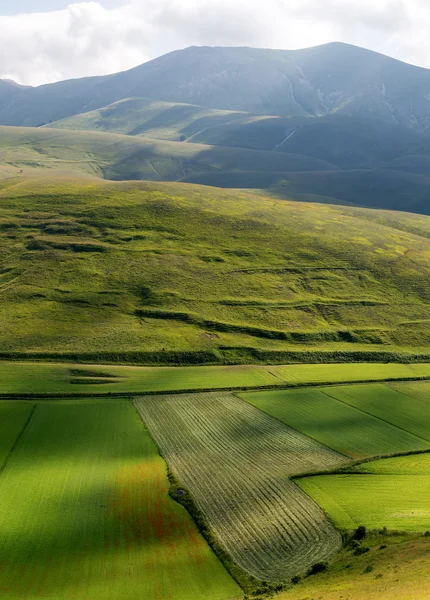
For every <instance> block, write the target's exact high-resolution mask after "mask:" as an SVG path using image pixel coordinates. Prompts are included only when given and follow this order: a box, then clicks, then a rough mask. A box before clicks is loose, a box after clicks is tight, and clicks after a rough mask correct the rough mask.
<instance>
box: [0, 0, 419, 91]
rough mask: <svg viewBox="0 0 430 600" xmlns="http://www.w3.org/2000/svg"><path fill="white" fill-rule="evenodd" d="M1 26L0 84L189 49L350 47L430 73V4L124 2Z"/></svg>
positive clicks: (405, 0)
mask: <svg viewBox="0 0 430 600" xmlns="http://www.w3.org/2000/svg"><path fill="white" fill-rule="evenodd" d="M117 1H118V3H117V5H116V6H113V5H112V2H111V3H110V4H109V5H108V7H106V6H102V5H101V4H100V3H98V2H94V1H90V2H80V3H74V4H70V5H69V6H67V8H65V9H63V10H57V11H50V12H44V13H29V14H20V15H15V16H7V17H0V78H11V79H14V80H16V81H18V82H20V83H25V84H29V85H37V84H40V83H45V82H50V81H57V80H59V79H67V78H73V77H82V76H87V75H97V74H107V73H113V72H116V71H119V70H124V69H127V68H130V67H132V66H135V65H137V64H140V63H143V62H145V61H146V60H148V59H150V58H154V57H156V56H159V55H161V54H164V53H165V52H168V51H170V50H174V49H177V48H183V47H185V46H189V45H248V46H259V47H272V48H290V49H294V48H303V47H306V46H312V45H317V44H322V43H325V42H329V41H334V40H337V41H344V42H349V43H353V44H357V45H361V46H365V47H368V48H372V49H374V50H377V51H380V52H384V53H387V54H390V55H392V56H395V57H396V58H400V59H403V60H407V61H410V62H413V63H415V64H421V65H423V66H428V67H430V43H429V42H428V30H429V27H430V8H429V5H428V2H427V0H264V2H262V1H261V0H122V4H121V0H117Z"/></svg>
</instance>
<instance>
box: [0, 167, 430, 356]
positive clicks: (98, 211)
mask: <svg viewBox="0 0 430 600" xmlns="http://www.w3.org/2000/svg"><path fill="white" fill-rule="evenodd" d="M0 200H1V203H2V207H3V210H2V216H1V219H0V241H1V247H2V255H1V264H0V291H1V303H0V318H1V322H2V336H1V341H0V352H2V353H3V354H4V355H6V354H7V353H12V355H13V353H18V354H17V355H14V356H18V355H20V354H19V353H24V354H25V353H30V354H32V353H42V354H45V355H50V356H53V357H55V356H56V355H57V354H58V355H67V356H69V357H72V356H73V357H75V358H79V357H81V358H82V357H86V360H103V359H106V357H107V355H109V356H110V358H109V360H112V359H113V360H128V359H132V360H150V361H161V362H168V361H170V360H171V361H176V362H178V361H182V362H186V361H188V362H192V361H197V362H201V361H210V362H220V361H221V362H222V361H225V362H227V363H229V362H230V363H231V362H235V361H238V362H246V361H250V360H251V361H255V360H267V362H269V364H270V361H271V360H277V358H279V359H280V360H284V361H285V360H287V359H294V357H295V358H296V359H297V358H299V357H301V359H303V358H306V359H307V360H327V359H328V358H329V359H330V358H331V359H332V360H333V359H335V360H352V359H353V358H354V360H363V359H378V360H381V359H383V360H386V359H388V358H390V357H391V358H393V356H394V354H398V353H400V352H405V351H411V352H413V353H415V354H416V353H419V352H423V353H428V351H429V348H430V336H429V327H428V324H429V319H430V313H429V302H430V286H429V281H430V272H429V269H430V239H429V238H428V237H427V236H428V232H429V231H430V223H429V218H428V217H423V216H418V215H404V216H403V215H400V214H398V213H397V214H396V213H386V212H383V211H366V210H361V209H352V208H343V207H333V206H326V205H321V204H314V205H311V204H305V203H295V202H288V201H287V202H286V201H281V200H276V199H273V198H267V197H264V196H261V195H260V196H259V195H254V194H249V193H246V192H239V191H231V190H228V191H222V190H217V189H214V188H204V187H198V186H190V185H185V184H177V183H173V184H164V183H163V184H157V183H131V182H127V183H112V182H100V181H99V182H98V181H80V180H78V179H61V178H57V179H48V178H44V179H43V180H31V179H30V180H26V179H23V178H21V179H18V180H9V181H3V182H1V183H0ZM277 352H278V353H280V354H279V355H277V354H276V353H277ZM300 353H302V354H300ZM393 353H394V354H393ZM132 357H134V358H132ZM136 357H137V358H136ZM138 357H140V358H138ZM143 357H146V358H143Z"/></svg>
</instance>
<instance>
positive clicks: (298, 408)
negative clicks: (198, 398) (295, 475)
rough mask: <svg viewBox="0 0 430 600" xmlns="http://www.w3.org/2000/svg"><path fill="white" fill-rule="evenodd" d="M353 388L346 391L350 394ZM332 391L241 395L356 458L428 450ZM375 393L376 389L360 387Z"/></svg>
mask: <svg viewBox="0 0 430 600" xmlns="http://www.w3.org/2000/svg"><path fill="white" fill-rule="evenodd" d="M348 389H349V386H345V387H344V388H343V390H344V391H345V393H348ZM330 390H331V388H321V389H303V390H282V391H281V390H280V391H266V392H256V393H247V394H241V396H240V397H241V398H243V399H244V400H247V401H248V402H250V403H251V404H252V405H253V406H255V407H257V408H259V409H260V410H263V411H264V412H266V413H268V414H269V415H271V416H272V417H275V418H276V419H279V420H280V421H282V422H283V423H285V424H286V425H289V426H290V427H293V428H294V429H296V430H297V431H300V432H302V433H304V434H305V435H308V436H310V437H312V438H313V439H315V440H317V441H318V442H321V443H322V444H325V445H326V446H328V447H329V448H333V450H336V451H337V452H340V453H341V454H344V455H346V456H350V457H351V458H353V459H360V458H366V457H369V456H376V455H383V454H391V453H394V452H407V451H410V450H420V449H427V448H429V447H430V443H429V442H426V441H424V440H423V439H421V438H420V437H416V436H415V435H412V434H411V433H408V432H406V431H404V430H403V429H399V428H398V427H395V426H393V425H390V424H389V423H387V422H385V421H382V420H380V419H378V418H376V417H374V416H371V415H369V414H367V413H364V412H362V411H361V410H358V409H356V408H353V407H351V406H348V405H347V404H344V403H342V402H339V401H338V400H336V399H334V398H333V397H331V396H330V395H329V394H330ZM360 390H361V393H362V394H366V392H367V390H369V392H370V393H371V394H372V386H371V385H370V386H369V385H366V384H364V385H362V386H360Z"/></svg>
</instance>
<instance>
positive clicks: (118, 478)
mask: <svg viewBox="0 0 430 600" xmlns="http://www.w3.org/2000/svg"><path fill="white" fill-rule="evenodd" d="M0 406H1V408H0V410H1V411H2V412H3V411H5V410H7V411H9V412H10V414H11V411H12V409H11V408H10V406H11V405H10V404H5V405H0ZM31 406H32V405H29V404H25V403H22V404H15V405H14V406H13V410H14V411H16V413H15V414H16V421H18V420H19V419H21V422H22V418H23V417H25V415H24V414H23V413H24V412H25V410H26V411H27V413H28V411H29V409H31ZM9 421H10V419H9ZM0 427H1V439H2V450H3V439H4V437H3V436H4V432H5V431H7V432H8V433H9V432H10V429H9V422H8V421H3V420H2V421H1V424H0ZM11 441H12V440H9V443H11ZM167 492H168V481H167V476H166V466H165V463H164V461H163V460H162V459H161V458H160V456H159V455H158V451H157V448H156V447H155V445H154V443H153V442H152V440H151V438H150V436H149V434H148V432H147V431H146V430H145V428H144V427H143V426H142V422H141V421H140V419H139V417H138V415H137V414H136V411H135V409H134V407H133V405H132V404H131V403H130V402H128V401H116V402H114V401H105V402H95V403H90V402H80V403H74V402H66V403H62V404H58V403H54V402H50V403H48V404H43V405H37V406H36V409H35V412H34V414H33V416H32V418H31V420H30V422H29V424H28V426H27V428H26V429H25V432H24V433H23V435H22V436H21V438H20V440H19V442H18V444H17V445H16V447H15V449H14V450H13V452H12V453H11V455H10V457H9V459H8V462H7V465H6V468H5V469H4V471H3V473H2V474H1V477H0V530H1V545H0V596H1V597H2V598H5V599H6V598H7V600H35V599H37V598H44V599H45V598H46V599H48V600H50V599H52V600H69V599H70V600H71V599H73V600H88V599H89V598H91V600H93V599H94V600H96V599H97V598H100V599H103V600H109V599H112V600H117V599H118V598H124V599H130V600H135V599H136V598H139V597H141V598H147V599H148V600H170V599H174V600H190V599H191V600H192V599H196V600H201V598H202V597H204V598H210V599H212V600H230V599H231V598H234V597H238V596H240V595H241V591H240V589H239V588H238V587H237V585H236V584H235V583H234V581H233V580H232V579H231V578H230V576H229V575H228V574H227V572H226V571H225V570H224V568H223V567H222V565H221V563H220V562H219V561H218V560H217V559H216V558H215V555H214V554H213V553H212V552H211V550H210V549H209V547H208V546H207V545H206V543H205V542H204V540H203V538H202V537H201V536H200V535H199V534H198V533H197V529H196V527H195V525H194V523H193V522H192V520H191V518H190V517H189V515H188V514H187V513H186V511H185V510H184V509H183V508H182V507H180V506H179V505H178V504H176V503H175V502H174V501H173V500H171V499H170V498H169V497H168V495H167Z"/></svg>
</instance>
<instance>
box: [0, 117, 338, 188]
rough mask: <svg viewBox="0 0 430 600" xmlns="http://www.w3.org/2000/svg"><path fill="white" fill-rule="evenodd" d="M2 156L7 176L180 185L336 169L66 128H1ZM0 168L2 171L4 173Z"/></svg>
mask: <svg viewBox="0 0 430 600" xmlns="http://www.w3.org/2000/svg"><path fill="white" fill-rule="evenodd" d="M0 156H1V162H2V167H1V169H2V170H6V175H7V176H10V174H11V173H12V174H13V173H15V174H19V173H20V171H23V170H32V169H52V170H55V171H60V172H63V173H75V174H81V175H82V174H88V175H93V176H97V177H102V178H105V179H114V180H125V179H148V180H155V181H163V180H164V181H176V180H179V179H182V178H183V177H187V176H191V175H198V174H203V173H213V174H214V175H215V176H216V175H217V174H221V173H226V172H229V171H236V170H238V171H241V172H246V173H249V174H250V173H252V172H253V171H255V170H257V169H263V170H264V171H265V172H266V171H267V172H271V171H301V170H305V171H314V170H324V171H326V170H336V169H338V167H336V166H335V165H331V164H329V163H327V162H325V161H321V160H318V159H312V158H307V157H305V156H298V155H290V154H286V153H272V152H264V151H259V150H248V149H236V148H223V147H221V146H216V147H215V146H214V147H212V146H207V145H202V144H187V143H183V142H182V143H181V142H169V141H164V140H154V139H148V138H145V137H132V136H126V135H119V134H113V133H97V132H88V131H70V130H67V129H64V130H63V129H61V130H60V129H48V128H24V127H0ZM1 169H0V171H1Z"/></svg>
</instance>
